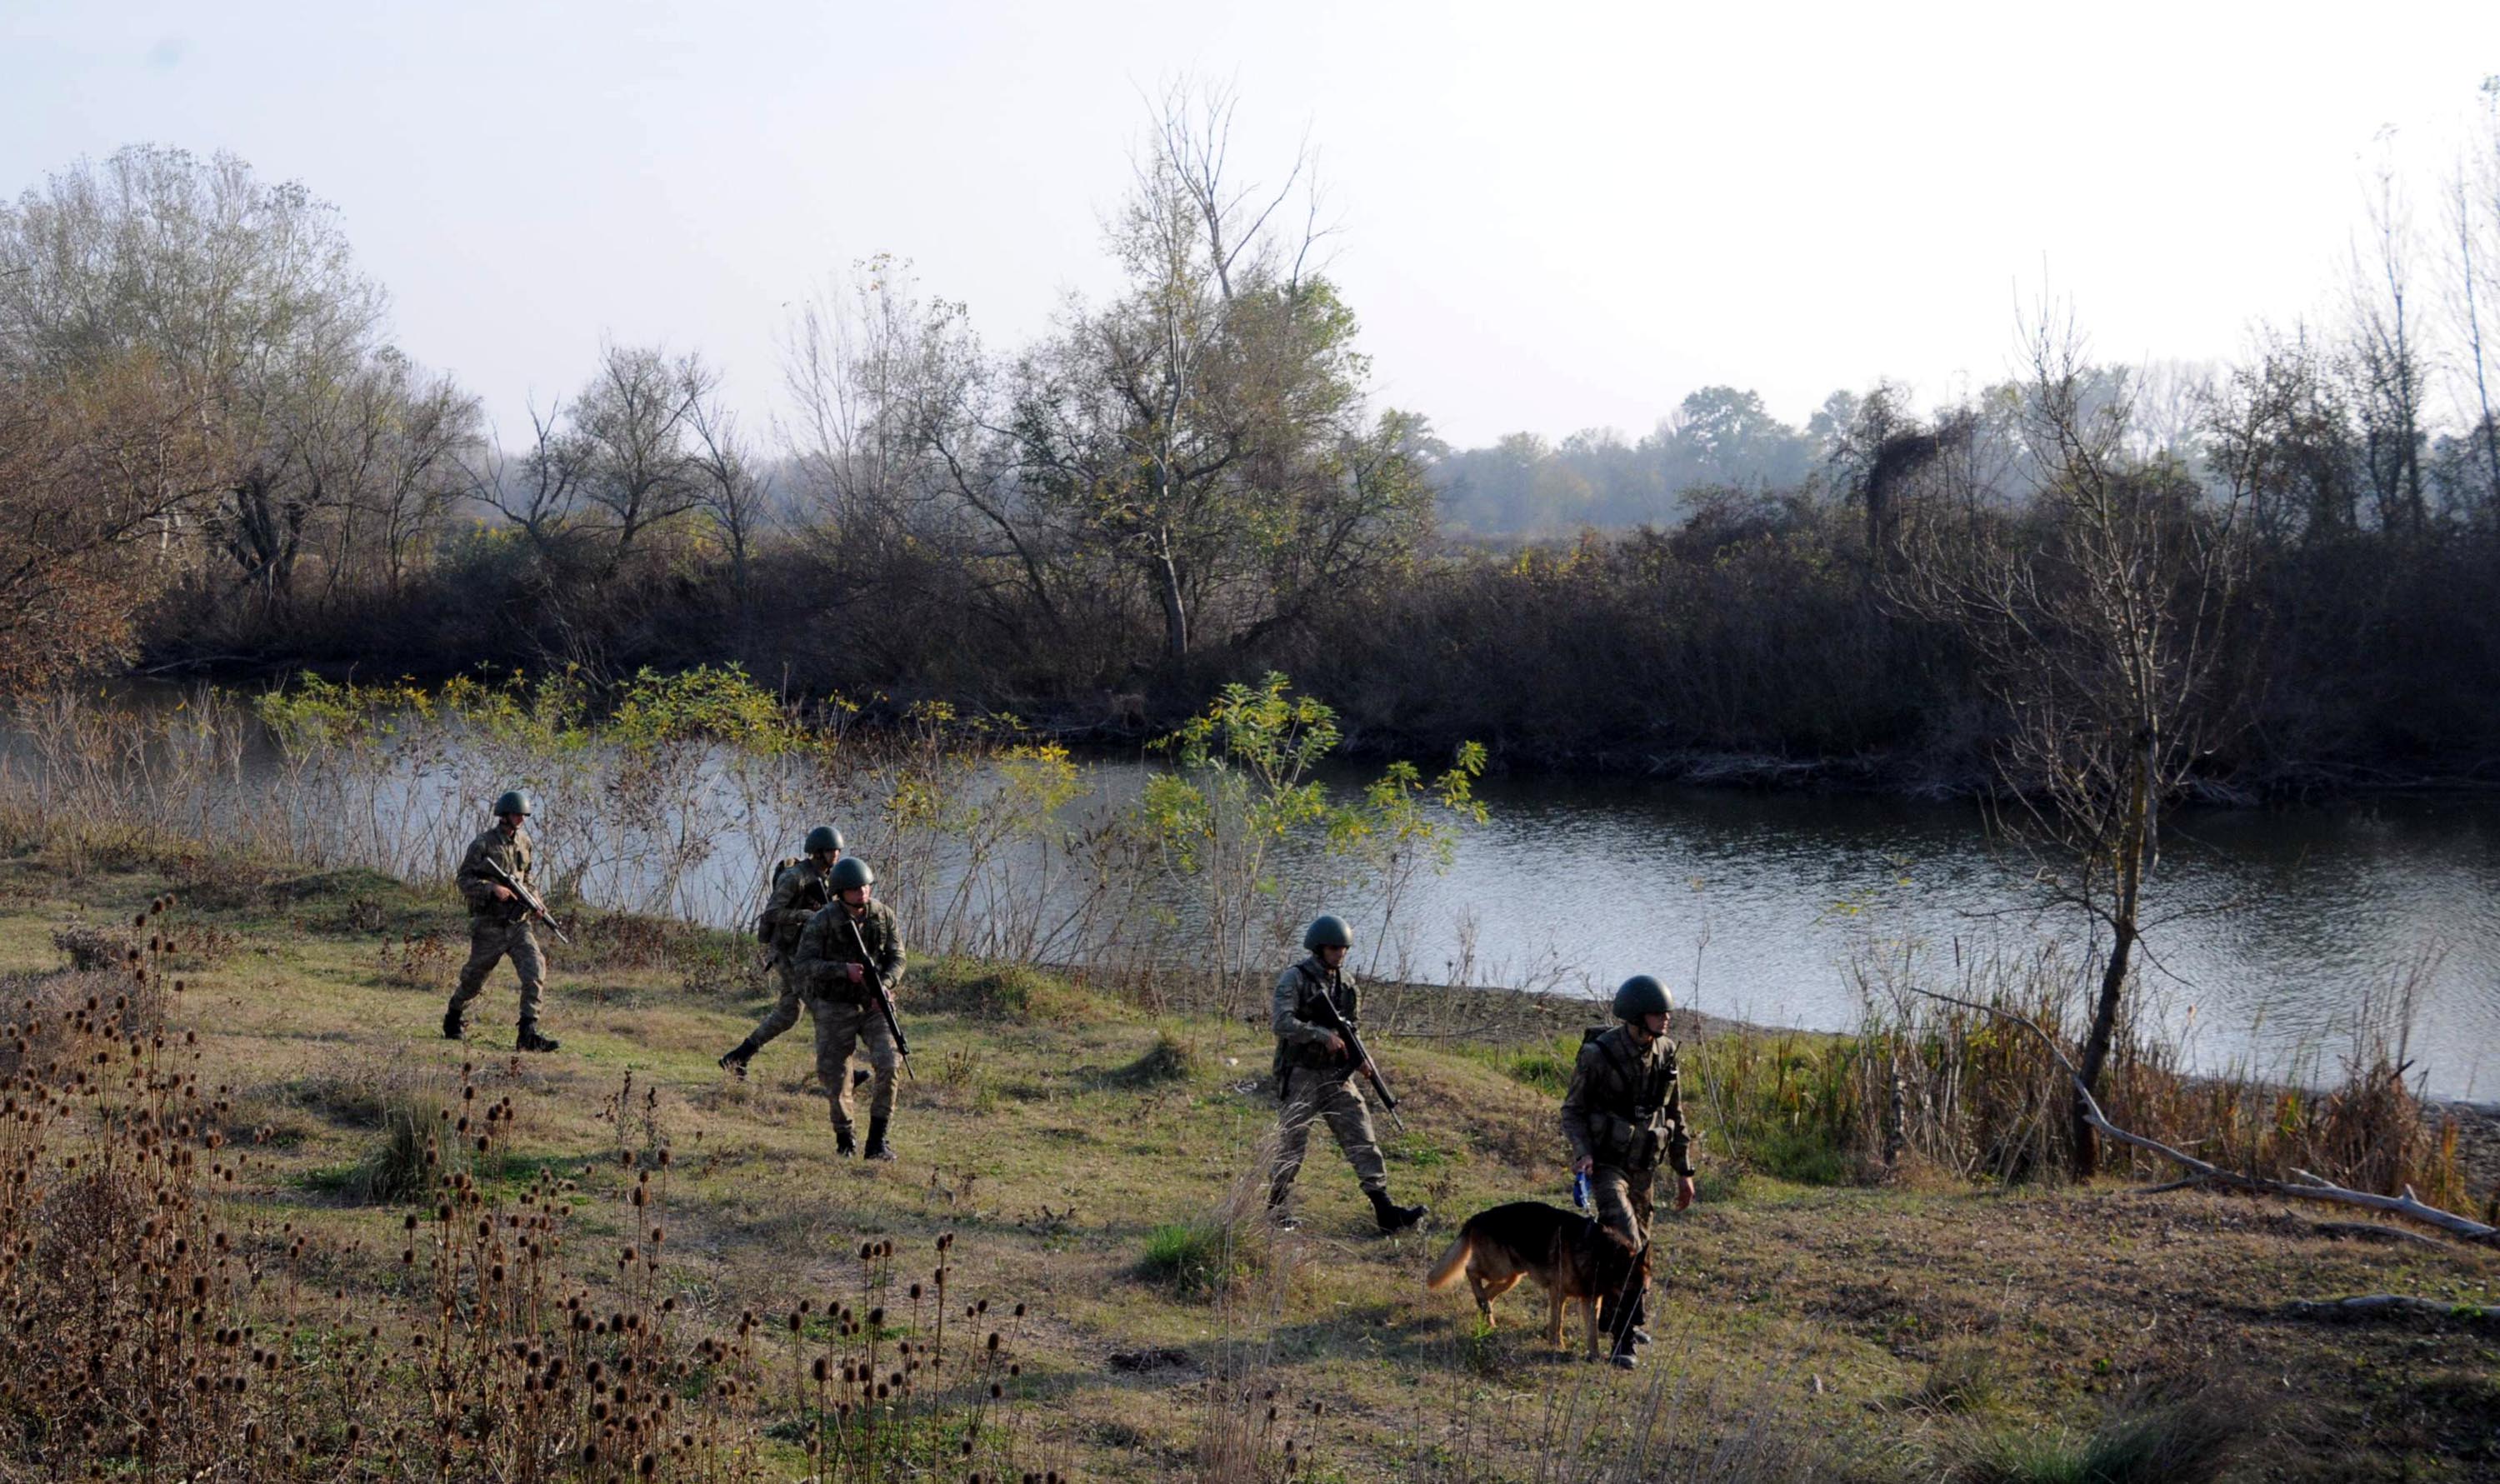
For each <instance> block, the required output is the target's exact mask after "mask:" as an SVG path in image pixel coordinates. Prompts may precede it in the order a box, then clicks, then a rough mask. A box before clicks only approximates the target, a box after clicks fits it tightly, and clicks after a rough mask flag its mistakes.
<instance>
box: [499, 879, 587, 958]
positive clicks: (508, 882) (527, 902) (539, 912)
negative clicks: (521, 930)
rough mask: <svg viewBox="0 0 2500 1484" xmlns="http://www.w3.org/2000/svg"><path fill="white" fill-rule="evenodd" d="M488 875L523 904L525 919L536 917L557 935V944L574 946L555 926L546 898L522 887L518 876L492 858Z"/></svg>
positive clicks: (553, 916) (560, 929)
mask: <svg viewBox="0 0 2500 1484" xmlns="http://www.w3.org/2000/svg"><path fill="white" fill-rule="evenodd" d="M486 873H487V874H489V875H491V876H493V877H494V878H495V879H496V880H497V881H498V882H500V883H502V885H503V887H504V889H505V890H506V891H509V892H510V893H511V894H512V896H513V898H514V899H515V900H516V901H518V902H519V903H520V904H521V907H523V908H524V910H523V911H522V913H521V915H522V916H523V917H524V918H529V917H535V918H537V919H538V920H539V921H541V922H543V923H545V924H546V926H547V931H548V932H550V933H553V934H554V935H555V940H556V941H557V942H560V943H562V944H564V945H565V946H566V947H568V948H570V947H572V946H573V940H572V939H570V938H567V937H565V936H564V929H562V928H560V927H557V926H556V925H555V914H554V913H552V912H550V911H548V910H547V906H546V899H545V898H543V897H541V896H540V895H539V894H538V893H537V892H534V891H532V890H530V889H529V888H528V887H527V886H524V885H522V884H521V881H520V879H519V878H518V877H517V876H514V875H513V874H511V873H510V872H509V871H506V870H505V869H504V868H503V867H501V866H498V865H496V864H495V862H494V860H493V859H492V858H491V857H489V858H488V859H487V861H486Z"/></svg>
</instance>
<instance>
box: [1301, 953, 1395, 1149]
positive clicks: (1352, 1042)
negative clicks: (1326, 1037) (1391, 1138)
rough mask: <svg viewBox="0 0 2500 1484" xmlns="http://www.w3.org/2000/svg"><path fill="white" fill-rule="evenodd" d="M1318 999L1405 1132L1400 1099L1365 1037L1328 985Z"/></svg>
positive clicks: (1321, 1009)
mask: <svg viewBox="0 0 2500 1484" xmlns="http://www.w3.org/2000/svg"><path fill="white" fill-rule="evenodd" d="M1318 1000H1319V1004H1320V1012H1321V1013H1322V1014H1324V1015H1326V1016H1328V1019H1327V1021H1326V1022H1325V1023H1326V1025H1327V1026H1328V1028H1329V1029H1330V1030H1332V1031H1334V1032H1335V1033H1336V1034H1337V1035H1338V1037H1339V1038H1341V1039H1343V1040H1344V1041H1345V1049H1346V1052H1347V1054H1348V1055H1350V1056H1352V1057H1353V1058H1354V1064H1355V1065H1356V1066H1357V1067H1360V1068H1362V1069H1363V1076H1364V1080H1365V1081H1367V1082H1369V1083H1370V1084H1371V1090H1372V1091H1373V1092H1376V1093H1378V1094H1379V1095H1380V1105H1381V1106H1382V1107H1384V1108H1386V1109H1388V1111H1389V1121H1390V1122H1392V1123H1394V1124H1396V1125H1398V1133H1400V1134H1403V1133H1405V1132H1406V1120H1405V1119H1403V1118H1400V1117H1398V1099H1397V1098H1396V1096H1394V1095H1393V1094H1392V1093H1391V1092H1390V1091H1389V1084H1388V1083H1387V1082H1385V1081H1383V1080H1381V1076H1380V1064H1379V1063H1378V1062H1375V1061H1373V1060H1372V1059H1371V1053H1370V1052H1368V1051H1366V1050H1365V1049H1364V1047H1363V1038H1362V1037H1361V1036H1359V1035H1357V1034H1355V1029H1354V1026H1353V1023H1352V1022H1350V1021H1348V1020H1347V1019H1346V1018H1345V1016H1344V1015H1343V1014H1341V1013H1340V1012H1339V1011H1338V1010H1337V1007H1336V1001H1335V1000H1333V999H1332V998H1331V997H1330V995H1329V992H1328V988H1327V986H1325V985H1323V986H1321V988H1320V993H1319V995H1318Z"/></svg>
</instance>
